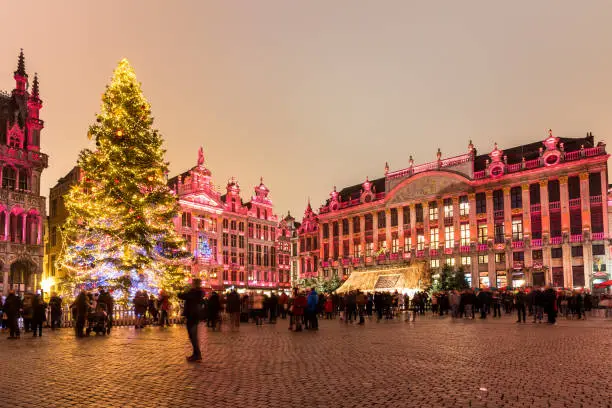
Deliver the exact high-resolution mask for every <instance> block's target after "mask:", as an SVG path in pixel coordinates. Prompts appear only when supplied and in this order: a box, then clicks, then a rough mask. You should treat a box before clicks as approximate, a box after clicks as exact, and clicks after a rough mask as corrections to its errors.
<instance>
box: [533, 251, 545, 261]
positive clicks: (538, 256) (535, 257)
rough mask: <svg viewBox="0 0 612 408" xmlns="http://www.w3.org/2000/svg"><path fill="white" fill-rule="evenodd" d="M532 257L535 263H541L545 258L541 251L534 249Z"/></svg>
mask: <svg viewBox="0 0 612 408" xmlns="http://www.w3.org/2000/svg"><path fill="white" fill-rule="evenodd" d="M531 257H532V258H533V260H534V261H541V260H542V259H543V257H544V256H543V253H542V250H541V249H534V250H533V251H532V252H531Z"/></svg>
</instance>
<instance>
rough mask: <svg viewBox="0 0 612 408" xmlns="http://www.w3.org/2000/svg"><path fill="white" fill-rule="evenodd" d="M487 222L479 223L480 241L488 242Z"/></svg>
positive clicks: (482, 242) (480, 242)
mask: <svg viewBox="0 0 612 408" xmlns="http://www.w3.org/2000/svg"><path fill="white" fill-rule="evenodd" d="M487 234H488V231H487V224H485V223H482V224H478V243H479V244H486V243H487Z"/></svg>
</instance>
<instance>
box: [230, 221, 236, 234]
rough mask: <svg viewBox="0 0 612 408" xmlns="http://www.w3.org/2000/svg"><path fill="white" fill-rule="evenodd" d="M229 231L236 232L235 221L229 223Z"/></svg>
mask: <svg viewBox="0 0 612 408" xmlns="http://www.w3.org/2000/svg"><path fill="white" fill-rule="evenodd" d="M230 229H231V230H232V231H236V220H232V222H230Z"/></svg>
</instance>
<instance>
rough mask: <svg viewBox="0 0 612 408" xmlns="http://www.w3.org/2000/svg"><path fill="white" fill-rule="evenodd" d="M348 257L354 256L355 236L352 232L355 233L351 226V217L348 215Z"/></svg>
mask: <svg viewBox="0 0 612 408" xmlns="http://www.w3.org/2000/svg"><path fill="white" fill-rule="evenodd" d="M348 222H349V257H351V258H352V257H353V256H355V237H354V236H353V234H354V233H355V231H354V228H353V217H350V218H349V220H348Z"/></svg>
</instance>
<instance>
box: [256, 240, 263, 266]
mask: <svg viewBox="0 0 612 408" xmlns="http://www.w3.org/2000/svg"><path fill="white" fill-rule="evenodd" d="M261 263H262V262H261V245H255V264H256V265H257V266H261Z"/></svg>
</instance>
